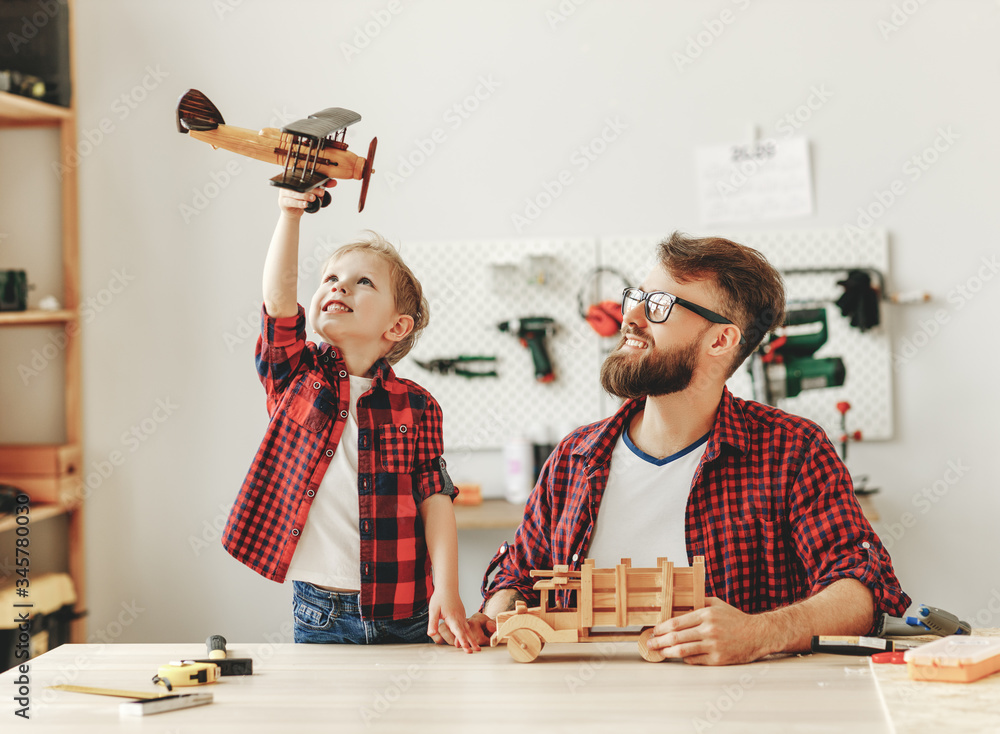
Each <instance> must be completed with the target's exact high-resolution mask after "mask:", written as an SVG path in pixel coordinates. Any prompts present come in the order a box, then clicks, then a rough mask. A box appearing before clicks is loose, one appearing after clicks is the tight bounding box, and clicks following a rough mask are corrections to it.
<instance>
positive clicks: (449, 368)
mask: <svg viewBox="0 0 1000 734" xmlns="http://www.w3.org/2000/svg"><path fill="white" fill-rule="evenodd" d="M413 361H414V362H416V363H417V364H418V365H420V366H421V367H423V368H424V369H425V370H428V371H430V372H437V373H439V374H442V375H460V376H461V377H497V376H498V375H497V372H496V370H494V369H490V370H488V371H487V370H483V369H468V367H469V366H473V365H472V363H474V362H489V363H496V361H497V358H496V357H484V356H470V355H468V354H460V355H459V356H457V357H439V358H437V359H431V360H428V361H427V362H422V361H420V360H419V359H415V360H413ZM485 366H492V364H490V365H485Z"/></svg>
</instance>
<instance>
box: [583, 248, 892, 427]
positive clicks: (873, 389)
mask: <svg viewBox="0 0 1000 734" xmlns="http://www.w3.org/2000/svg"><path fill="white" fill-rule="evenodd" d="M719 236H723V237H726V238H728V239H732V240H733V241H734V242H739V243H741V244H745V245H748V246H750V247H753V248H754V249H756V250H758V251H760V252H761V253H763V254H764V256H765V257H766V258H767V259H768V260H769V261H770V262H771V264H772V265H774V266H775V267H776V268H778V269H779V270H794V269H802V268H825V267H829V268H835V267H836V268H840V267H845V268H846V267H864V268H873V269H875V270H878V271H879V272H881V273H882V275H883V277H884V278H886V279H888V275H889V248H888V242H887V237H886V233H885V232H884V231H868V232H865V233H863V234H859V235H857V237H856V238H855V239H852V238H851V237H849V236H848V235H847V234H846V233H845V232H844V231H843V230H841V229H817V230H801V231H795V230H787V231H772V232H730V233H719ZM662 239H663V238H662V237H658V236H650V237H608V238H603V239H602V240H601V243H600V244H601V248H600V249H601V257H602V259H603V260H604V261H605V263H606V264H609V265H614V266H616V267H619V268H621V269H623V270H624V271H626V274H627V275H629V277H633V278H635V281H636V283H638V282H640V281H641V280H642V278H643V277H645V275H646V273H647V272H648V271H649V269H650V268H651V267H652V266H653V265H655V264H656V256H655V248H656V245H657V243H658V242H660V241H661V240H662ZM846 274H847V270H846V269H845V270H843V271H842V272H840V273H823V274H788V275H784V279H785V290H786V299H787V300H788V302H789V306H792V307H794V306H796V305H799V306H803V307H804V306H805V305H806V303H808V304H810V305H813V304H815V305H820V304H819V303H817V302H825V305H826V310H827V313H826V316H827V327H828V334H829V338H828V340H827V343H826V344H825V345H823V346H822V347H821V348H820V349H819V350H818V351H817V352H816V356H817V357H840V358H841V359H843V361H844V366H845V368H846V378H845V380H844V385H843V387H832V388H823V389H818V390H807V391H804V392H802V393H800V394H799V395H797V396H796V397H794V398H787V399H784V400H781V401H780V403H779V406H778V407H780V408H781V409H783V410H785V411H788V412H789V413H794V414H795V415H801V416H803V417H806V418H809V419H810V420H813V421H815V422H816V423H818V424H819V425H820V426H822V427H823V428H824V430H826V432H827V434H828V435H830V436H831V437H839V436H840V434H841V428H840V413H838V412H837V409H836V404H837V403H838V402H840V401H842V400H846V401H847V402H849V403H850V404H851V410H850V412H849V413H848V414H847V428H848V431H849V432H851V433H853V432H854V431H858V430H860V431H861V433H862V436H863V438H864V440H866V441H867V440H885V439H889V438H892V434H893V409H892V353H891V345H890V341H889V324H888V319H889V316H890V313H889V312H890V309H888V308H886V307H885V303H884V302H883V303H882V308H881V323H880V325H879V326H877V327H875V328H873V329H869V330H868V331H866V332H861V331H860V330H858V329H856V328H854V327H852V326H851V325H850V322H849V320H848V319H847V318H846V317H844V316H841V314H840V309H838V308H837V307H836V305H835V304H834V301H836V300H837V298H839V297H840V294H841V293H843V289H842V288H841V287H840V286H838V285H837V281H838V280H843V278H844V277H845V276H846ZM727 384H728V386H729V389H730V390H732V392H733V393H734V394H736V395H739V396H740V397H744V398H749V399H752V398H753V385H752V382H751V379H750V373H749V371H748V369H747V366H746V363H744V366H742V367H741V368H740V369H739V370H738V371H737V372H736V374H734V375H733V376H732V378H730V380H729V382H728V383H727Z"/></svg>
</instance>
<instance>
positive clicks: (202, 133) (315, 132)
mask: <svg viewBox="0 0 1000 734" xmlns="http://www.w3.org/2000/svg"><path fill="white" fill-rule="evenodd" d="M360 119H361V115H359V114H358V113H357V112H352V111H351V110H345V109H343V108H342V107H330V108H327V109H325V110H321V111H320V112H317V113H316V114H314V115H310V116H309V117H308V118H306V119H304V120H298V121H296V122H293V123H290V124H288V125H285V127H283V128H281V130H278V129H277V128H274V127H266V128H264V129H263V130H261V131H260V132H254V131H253V130H247V129H246V128H241V127H233V126H232V125H227V124H226V121H225V120H223V119H222V114H221V113H220V112H219V110H218V108H216V106H215V105H214V104H212V102H211V100H209V99H208V97H206V96H205V95H204V94H202V93H201V92H199V91H198V90H197V89H189V90H188V91H187V92H185V93H184V94H183V95H181V98H180V99H179V100H178V101H177V131H178V132H180V133H184V134H189V135H190V136H191V137H192V138H195V139H196V140H201V141H203V142H206V143H208V144H209V145H211V146H212V147H213V148H223V149H224V150H228V151H231V152H233V153H238V154H240V155H245V156H247V157H249V158H255V159H257V160H259V161H264V162H265V163H276V164H277V165H279V166H282V168H283V169H284V170H283V171H282V173H280V174H279V175H277V176H275V177H274V178H272V179H271V185H272V186H280V187H282V188H286V189H292V190H294V191H298V192H305V191H308V190H309V189H312V188H314V187H316V186H322V185H324V184H325V183H326V182H327V181H329V180H330V179H331V178H348V179H355V180H360V181H361V182H362V183H361V198H360V200H359V201H358V211H359V212H360V211H361V210H362V209H364V208H365V199H366V198H367V196H368V182H369V180H370V179H371V175H372V163H373V161H374V160H375V146H376V145H377V143H378V138H372V141H371V143H370V144H369V145H368V157H367V158H361V157H360V156H357V155H355V154H354V153H351V152H350V151H348V150H347V143H345V142H344V136H345V135H346V133H347V127H348V126H350V125H353V124H354V123H356V122H358V121H359V120H360ZM329 203H330V193H329V192H328V191H323V199H322V203H320V200H319V199H317V200H316V201H314V202H312V203H311V204H310V206H309V207H308V208H307V209H306V211H307V212H315V211H318V210H319V208H320V206H326V205H328V204H329Z"/></svg>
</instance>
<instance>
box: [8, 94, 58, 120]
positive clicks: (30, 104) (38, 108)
mask: <svg viewBox="0 0 1000 734" xmlns="http://www.w3.org/2000/svg"><path fill="white" fill-rule="evenodd" d="M72 118H73V110H71V109H69V108H67V107H60V106H59V105H54V104H49V103H48V102H39V101H38V100H37V99H31V98H30V97H22V96H20V95H18V94H11V93H10V92H0V126H12V125H14V126H16V125H24V124H34V125H38V124H45V123H50V124H53V125H55V124H58V123H60V122H62V121H63V120H70V119H72Z"/></svg>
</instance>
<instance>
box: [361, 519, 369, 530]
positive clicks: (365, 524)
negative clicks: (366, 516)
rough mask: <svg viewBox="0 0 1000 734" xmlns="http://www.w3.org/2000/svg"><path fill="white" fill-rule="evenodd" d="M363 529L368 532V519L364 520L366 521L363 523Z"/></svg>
mask: <svg viewBox="0 0 1000 734" xmlns="http://www.w3.org/2000/svg"><path fill="white" fill-rule="evenodd" d="M361 529H362V530H363V531H365V532H366V533H367V532H368V521H367V520H365V521H364V522H363V523H362V524H361Z"/></svg>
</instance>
